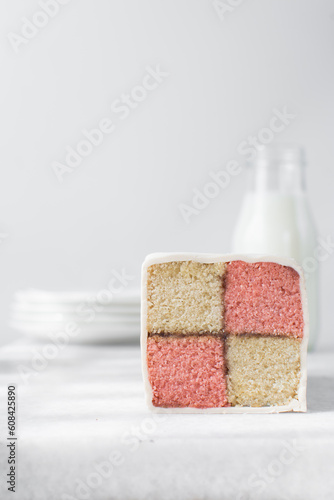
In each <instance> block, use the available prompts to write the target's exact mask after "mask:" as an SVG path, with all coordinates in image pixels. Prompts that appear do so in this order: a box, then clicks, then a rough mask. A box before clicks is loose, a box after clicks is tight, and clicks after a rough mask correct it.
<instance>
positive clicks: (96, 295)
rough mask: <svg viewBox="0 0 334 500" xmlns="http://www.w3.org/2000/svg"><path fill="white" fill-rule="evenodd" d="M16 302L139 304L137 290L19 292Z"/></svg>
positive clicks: (31, 290) (15, 296)
mask: <svg viewBox="0 0 334 500" xmlns="http://www.w3.org/2000/svg"><path fill="white" fill-rule="evenodd" d="M14 298H15V300H17V301H20V302H21V301H22V302H27V303H36V302H37V303H43V304H49V303H52V304H69V303H71V304H82V303H86V302H88V303H96V304H101V305H103V304H139V303H140V291H139V290H120V291H119V292H117V293H116V292H115V293H111V292H108V291H103V290H101V291H91V292H46V291H44V290H35V289H29V290H21V291H18V292H16V293H15V294H14Z"/></svg>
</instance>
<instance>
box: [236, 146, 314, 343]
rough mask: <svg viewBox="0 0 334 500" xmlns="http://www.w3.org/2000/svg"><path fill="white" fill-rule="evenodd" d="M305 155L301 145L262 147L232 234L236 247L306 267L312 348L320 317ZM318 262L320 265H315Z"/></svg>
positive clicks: (252, 168) (246, 251)
mask: <svg viewBox="0 0 334 500" xmlns="http://www.w3.org/2000/svg"><path fill="white" fill-rule="evenodd" d="M304 169H305V161H304V154H303V150H301V149H300V148H298V147H293V146H292V147H290V146H289V147H287V146H270V147H264V148H262V149H261V150H259V151H258V152H257V154H256V158H255V159H254V160H253V162H252V163H251V164H250V177H251V179H250V189H249V191H248V192H247V194H246V195H245V198H244V200H243V203H242V206H241V212H240V214H239V219H238V222H237V225H236V228H235V232H234V236H233V243H232V245H233V252H235V253H262V254H264V253H265V254H271V255H278V256H283V257H293V258H294V259H295V260H296V261H297V262H298V263H299V264H301V265H302V266H303V267H304V270H305V271H306V272H305V277H306V285H307V294H308V302H309V311H310V340H309V349H312V348H313V347H314V343H315V340H316V335H317V323H318V318H317V316H318V263H317V265H316V266H313V267H312V270H309V269H308V266H307V265H306V264H307V261H310V259H309V258H310V257H312V262H314V250H315V248H316V246H317V239H316V238H317V233H316V229H315V226H314V223H313V219H312V216H311V212H310V209H309V205H308V201H307V195H306V189H305V171H304ZM315 268H316V269H315Z"/></svg>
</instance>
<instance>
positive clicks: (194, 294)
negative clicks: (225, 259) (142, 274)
mask: <svg viewBox="0 0 334 500" xmlns="http://www.w3.org/2000/svg"><path fill="white" fill-rule="evenodd" d="M225 270H226V264H225V263H212V264H205V263H200V262H193V261H183V262H167V263H161V264H155V265H152V266H150V267H149V268H148V270H147V329H148V332H149V333H177V334H186V333H187V334H193V333H196V334H201V333H208V332H209V333H221V332H222V330H223V276H224V274H225Z"/></svg>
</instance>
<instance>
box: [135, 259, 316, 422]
mask: <svg viewBox="0 0 334 500" xmlns="http://www.w3.org/2000/svg"><path fill="white" fill-rule="evenodd" d="M307 340H308V311H307V298H306V289H305V282H304V276H303V272H302V269H301V268H300V266H298V265H297V264H296V262H295V261H294V260H292V259H287V258H277V257H268V256H247V257H246V256H245V255H217V254H188V253H187V254H186V253H184V254H183V253H178V254H175V253H172V254H152V255H149V256H148V257H147V258H146V259H145V262H144V264H143V269H142V332H141V347H142V367H143V377H144V383H145V392H146V399H147V404H148V406H149V408H150V409H152V410H153V411H156V412H179V413H189V412H191V413H196V412H207V413H245V412H249V413H251V412H256V413H276V412H284V411H306V353H307Z"/></svg>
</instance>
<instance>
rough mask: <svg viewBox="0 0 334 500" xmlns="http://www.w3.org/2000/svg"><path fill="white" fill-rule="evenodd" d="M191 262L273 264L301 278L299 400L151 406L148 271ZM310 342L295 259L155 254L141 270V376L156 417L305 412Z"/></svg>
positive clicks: (301, 272) (304, 293) (307, 321)
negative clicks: (272, 403)
mask: <svg viewBox="0 0 334 500" xmlns="http://www.w3.org/2000/svg"><path fill="white" fill-rule="evenodd" d="M187 260H192V261H194V262H201V263H203V264H213V263H215V262H231V261H234V260H242V261H244V262H249V263H255V262H274V263H276V264H280V265H282V266H287V267H292V268H293V269H295V270H296V271H297V273H298V274H299V276H300V293H301V298H302V305H303V317H304V334H303V339H302V341H301V345H300V383H299V389H298V394H297V399H295V400H292V401H291V402H290V403H289V404H287V405H284V406H262V407H249V406H230V407H224V408H205V409H199V408H160V407H156V406H153V404H152V388H151V385H150V383H149V380H148V371H147V361H146V350H147V269H148V267H149V266H151V265H153V264H163V263H165V262H179V261H187ZM308 338H309V316H308V305H307V293H306V284H305V278H304V273H303V269H302V267H301V266H300V265H299V264H297V262H296V261H295V260H294V259H290V258H287V257H277V256H273V255H242V254H208V253H182V252H177V253H153V254H149V255H148V256H147V257H146V259H145V261H144V263H143V266H142V297H141V337H140V343H141V356H142V372H143V379H144V388H145V395H146V403H147V406H148V408H149V409H150V410H151V411H153V412H155V413H281V412H288V411H298V412H306V410H307V407H306V385H307V366H306V362H307V344H308Z"/></svg>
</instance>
